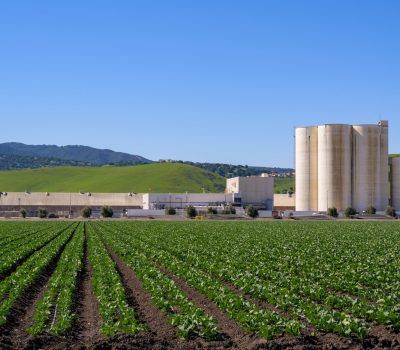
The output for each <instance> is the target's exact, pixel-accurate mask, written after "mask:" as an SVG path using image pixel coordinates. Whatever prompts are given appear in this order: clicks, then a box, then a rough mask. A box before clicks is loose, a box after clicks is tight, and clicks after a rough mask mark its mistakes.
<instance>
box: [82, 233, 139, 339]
mask: <svg viewBox="0 0 400 350" xmlns="http://www.w3.org/2000/svg"><path fill="white" fill-rule="evenodd" d="M87 227H88V230H87V235H86V237H87V246H88V257H89V261H90V264H91V266H92V286H93V290H94V293H95V295H96V297H97V300H98V303H99V311H100V314H101V316H102V318H103V324H102V327H101V331H102V333H103V334H104V335H105V336H112V335H115V334H116V333H117V332H118V331H123V332H125V333H131V334H136V333H139V332H141V331H143V330H144V329H145V326H144V325H143V324H142V323H141V322H140V321H139V320H138V319H137V317H136V314H135V311H134V310H133V309H132V308H131V307H130V305H129V304H128V302H127V299H126V293H125V289H124V286H123V284H122V282H121V278H120V276H119V275H118V272H117V270H116V265H115V262H114V261H113V260H112V259H111V257H110V256H109V254H108V252H107V251H106V248H105V247H104V245H103V243H102V242H101V240H100V239H99V237H98V234H97V232H96V230H95V229H93V228H92V226H90V225H88V226H87Z"/></svg>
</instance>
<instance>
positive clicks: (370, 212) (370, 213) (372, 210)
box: [365, 205, 376, 215]
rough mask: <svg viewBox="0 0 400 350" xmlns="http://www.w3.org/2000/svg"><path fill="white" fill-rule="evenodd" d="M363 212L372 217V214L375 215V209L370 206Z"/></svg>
mask: <svg viewBox="0 0 400 350" xmlns="http://www.w3.org/2000/svg"><path fill="white" fill-rule="evenodd" d="M365 212H366V213H367V214H368V215H374V214H376V209H375V207H374V206H372V205H370V206H369V207H368V208H367V209H365Z"/></svg>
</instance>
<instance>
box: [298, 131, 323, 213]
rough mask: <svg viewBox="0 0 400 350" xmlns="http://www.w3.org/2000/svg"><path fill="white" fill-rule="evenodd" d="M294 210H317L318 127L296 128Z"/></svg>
mask: <svg viewBox="0 0 400 350" xmlns="http://www.w3.org/2000/svg"><path fill="white" fill-rule="evenodd" d="M295 144H296V210H297V211H312V210H318V128H317V127H308V128H296V131H295Z"/></svg>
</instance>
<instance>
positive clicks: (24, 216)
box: [19, 208, 28, 219]
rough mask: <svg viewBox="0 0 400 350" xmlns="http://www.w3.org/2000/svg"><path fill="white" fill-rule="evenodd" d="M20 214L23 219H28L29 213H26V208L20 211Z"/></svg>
mask: <svg viewBox="0 0 400 350" xmlns="http://www.w3.org/2000/svg"><path fill="white" fill-rule="evenodd" d="M19 214H20V215H21V217H22V218H24V219H25V218H26V215H27V214H28V213H27V211H26V210H25V209H24V208H22V209H20V211H19Z"/></svg>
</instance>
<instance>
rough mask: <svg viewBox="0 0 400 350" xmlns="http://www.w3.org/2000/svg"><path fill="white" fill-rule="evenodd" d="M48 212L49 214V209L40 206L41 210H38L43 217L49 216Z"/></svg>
mask: <svg viewBox="0 0 400 350" xmlns="http://www.w3.org/2000/svg"><path fill="white" fill-rule="evenodd" d="M47 214H48V212H47V209H44V208H39V210H38V216H39V217H40V218H41V219H44V218H47Z"/></svg>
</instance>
